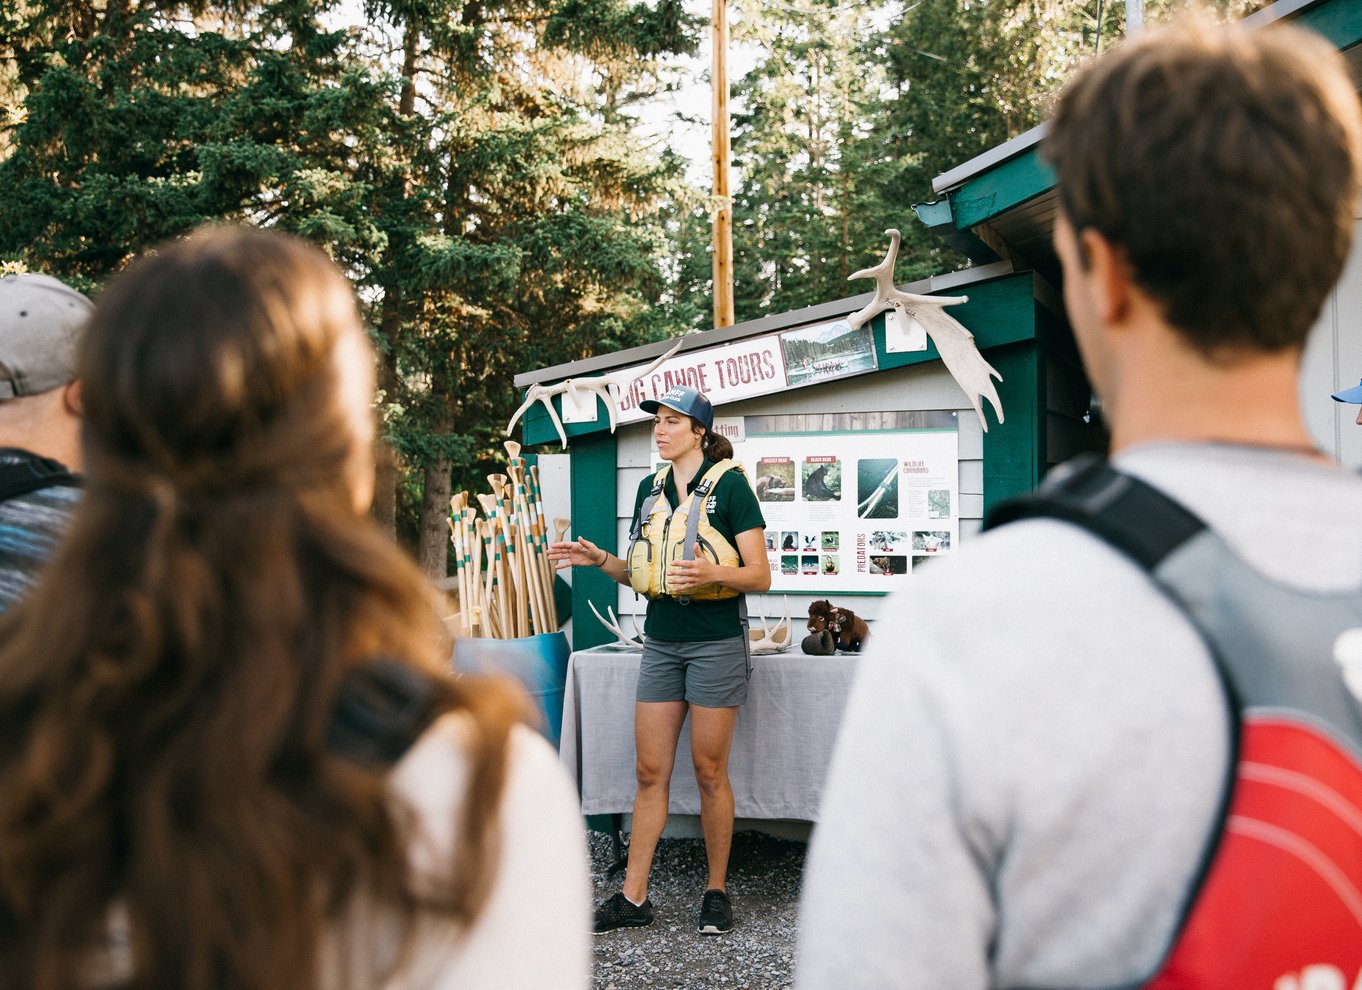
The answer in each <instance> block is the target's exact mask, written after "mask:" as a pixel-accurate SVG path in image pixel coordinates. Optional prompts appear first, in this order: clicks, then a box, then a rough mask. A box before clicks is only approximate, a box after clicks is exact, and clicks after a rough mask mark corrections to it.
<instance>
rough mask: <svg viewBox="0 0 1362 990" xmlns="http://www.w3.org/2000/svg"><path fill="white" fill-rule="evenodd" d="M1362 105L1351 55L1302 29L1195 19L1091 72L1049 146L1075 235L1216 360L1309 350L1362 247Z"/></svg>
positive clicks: (1147, 37) (1061, 113)
mask: <svg viewBox="0 0 1362 990" xmlns="http://www.w3.org/2000/svg"><path fill="white" fill-rule="evenodd" d="M1360 135H1362V114H1360V113H1359V106H1358V99H1357V94H1356V92H1355V91H1354V89H1353V87H1352V84H1351V83H1350V82H1349V79H1348V75H1347V71H1346V69H1345V67H1344V64H1343V60H1342V58H1341V57H1340V56H1339V55H1338V53H1337V52H1335V51H1334V49H1333V48H1332V47H1331V46H1330V45H1328V44H1327V43H1326V42H1325V41H1324V40H1323V39H1321V38H1319V37H1318V36H1316V35H1314V34H1312V33H1310V32H1308V31H1305V30H1302V29H1299V28H1293V27H1288V26H1275V25H1274V26H1272V27H1269V28H1266V29H1264V30H1260V31H1256V32H1250V31H1249V30H1248V29H1246V28H1244V27H1243V26H1242V25H1224V24H1217V23H1215V22H1213V21H1212V20H1210V18H1209V17H1208V16H1206V15H1191V16H1186V17H1184V18H1182V19H1179V20H1178V21H1176V22H1174V23H1172V24H1170V25H1168V26H1166V27H1164V28H1162V29H1159V30H1154V31H1150V32H1147V33H1146V34H1144V35H1142V36H1140V37H1139V38H1136V39H1134V40H1132V41H1130V42H1128V43H1126V44H1125V45H1123V46H1122V47H1121V48H1119V49H1117V50H1115V51H1113V52H1112V53H1111V54H1109V55H1107V56H1105V57H1103V58H1102V59H1100V60H1099V61H1097V62H1095V63H1094V64H1092V65H1091V66H1089V67H1088V68H1086V69H1085V70H1084V71H1082V72H1081V73H1080V74H1079V75H1078V76H1077V77H1076V78H1075V79H1074V80H1073V81H1072V82H1071V83H1070V85H1069V86H1068V87H1067V89H1066V90H1065V92H1064V94H1063V96H1062V97H1061V100H1060V104H1059V110H1058V113H1057V114H1056V116H1055V118H1054V121H1053V124H1052V130H1051V132H1050V135H1049V138H1048V139H1047V141H1046V145H1045V150H1046V154H1047V156H1048V157H1049V159H1050V160H1051V161H1052V162H1053V163H1054V164H1055V167H1056V169H1057V172H1058V179H1059V196H1060V202H1061V205H1062V207H1063V209H1064V212H1065V213H1066V215H1067V217H1068V220H1069V222H1070V223H1071V224H1072V226H1073V228H1074V230H1075V231H1081V230H1083V229H1087V228H1091V229H1095V230H1096V231H1098V232H1099V233H1100V234H1102V236H1104V237H1105V238H1107V239H1108V240H1109V241H1111V242H1112V243H1113V244H1115V245H1117V246H1119V247H1120V248H1122V249H1123V250H1124V251H1125V253H1126V256H1127V257H1128V258H1129V260H1130V263H1131V266H1132V268H1133V269H1134V278H1135V280H1136V282H1137V284H1138V285H1139V286H1140V287H1141V288H1142V289H1143V290H1144V291H1145V292H1147V293H1148V294H1149V295H1150V296H1151V297H1153V298H1154V299H1155V300H1157V301H1158V302H1160V303H1161V304H1162V305H1163V306H1164V316H1165V317H1166V319H1167V320H1168V322H1169V323H1171V324H1172V325H1173V326H1175V327H1176V328H1178V329H1179V330H1180V331H1181V332H1182V333H1183V334H1184V335H1185V336H1186V338H1187V339H1188V340H1189V342H1190V343H1191V344H1192V345H1193V346H1194V347H1195V348H1197V350H1198V351H1200V352H1201V353H1203V354H1204V355H1206V356H1207V357H1210V358H1217V357H1222V358H1223V357H1229V356H1231V355H1232V354H1233V353H1234V352H1236V351H1241V350H1245V349H1247V350H1257V351H1267V352H1277V351H1281V350H1285V349H1288V348H1299V347H1303V346H1304V344H1305V339H1306V336H1307V334H1308V333H1309V330H1310V327H1311V326H1312V325H1313V323H1314V322H1315V320H1316V319H1317V318H1318V316H1319V310H1320V307H1321V306H1322V305H1323V302H1324V299H1325V296H1326V295H1327V294H1328V292H1329V290H1330V289H1331V288H1332V287H1333V285H1334V283H1335V282H1336V281H1337V280H1338V277H1339V274H1340V273H1341V272H1342V269H1343V264H1344V261H1345V260H1346V258H1347V254H1348V249H1349V246H1350V244H1351V241H1352V233H1353V210H1354V206H1355V204H1356V202H1357V195H1358V148H1359V136H1360Z"/></svg>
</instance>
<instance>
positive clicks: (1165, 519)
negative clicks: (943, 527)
mask: <svg viewBox="0 0 1362 990" xmlns="http://www.w3.org/2000/svg"><path fill="white" fill-rule="evenodd" d="M1019 519H1059V520H1061V521H1063V522H1068V523H1072V524H1074V525H1076V526H1079V527H1081V528H1083V529H1085V530H1087V531H1088V532H1090V533H1092V534H1093V535H1095V536H1098V537H1100V538H1101V539H1103V540H1105V541H1106V542H1107V543H1109V544H1110V545H1111V546H1113V547H1115V548H1116V549H1117V550H1120V551H1121V552H1122V553H1124V554H1126V555H1127V556H1129V557H1130V558H1131V559H1132V560H1134V561H1135V562H1136V563H1137V564H1139V565H1140V566H1141V567H1143V568H1144V569H1145V570H1147V571H1152V570H1153V569H1154V568H1155V567H1157V566H1158V564H1159V562H1160V561H1162V560H1163V559H1164V558H1165V557H1167V556H1168V554H1170V553H1172V552H1173V551H1174V550H1175V549H1177V548H1178V547H1179V546H1181V545H1182V544H1183V543H1184V542H1186V541H1187V540H1188V539H1190V538H1191V537H1192V536H1194V535H1195V534H1196V533H1198V532H1200V531H1201V530H1203V529H1205V528H1206V524H1205V523H1204V522H1202V521H1201V519H1200V518H1198V517H1197V516H1196V515H1195V514H1193V513H1192V512H1190V511H1188V510H1187V509H1186V508H1184V507H1183V506H1182V505H1180V504H1179V503H1178V502H1176V501H1174V500H1173V499H1171V498H1169V497H1168V496H1167V495H1165V494H1164V493H1163V492H1161V491H1159V490H1158V489H1157V488H1155V487H1153V486H1152V485H1149V484H1146V483H1145V482H1143V481H1141V480H1140V479H1139V478H1135V477H1132V476H1131V475H1128V474H1123V473H1122V472H1120V471H1118V470H1116V468H1114V467H1112V466H1111V465H1110V464H1108V463H1107V462H1106V461H1104V460H1101V459H1100V458H1096V457H1092V456H1090V455H1084V456H1083V457H1079V458H1075V459H1074V460H1072V461H1069V462H1067V463H1065V464H1063V465H1061V466H1060V467H1057V468H1055V469H1054V470H1053V471H1051V473H1050V477H1049V478H1047V479H1046V480H1045V483H1044V484H1043V485H1041V487H1040V488H1038V489H1037V490H1036V491H1034V492H1032V493H1030V494H1028V495H1023V496H1021V497H1020V498H1016V499H1011V500H1009V501H1007V502H1004V503H1002V504H1001V505H998V506H996V507H994V509H993V510H992V511H990V512H989V513H988V516H987V518H985V520H984V525H983V528H984V529H986V530H988V529H996V528H997V527H998V526H1002V525H1004V524H1006V523H1010V522H1016V521H1017V520H1019Z"/></svg>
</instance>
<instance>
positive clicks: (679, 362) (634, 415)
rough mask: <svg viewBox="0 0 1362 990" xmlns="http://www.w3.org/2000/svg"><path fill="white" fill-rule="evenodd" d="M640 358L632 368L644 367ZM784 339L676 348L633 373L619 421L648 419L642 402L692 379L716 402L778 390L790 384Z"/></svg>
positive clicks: (648, 414) (690, 382) (710, 399)
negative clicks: (782, 351)
mask: <svg viewBox="0 0 1362 990" xmlns="http://www.w3.org/2000/svg"><path fill="white" fill-rule="evenodd" d="M647 367H648V366H647V365H646V364H641V365H638V366H636V367H635V368H634V369H633V370H635V371H640V372H641V371H643V370H644V369H645V368H647ZM787 384H788V383H787V381H786V378H785V363H784V361H783V360H782V359H781V356H780V339H779V338H778V337H775V336H771V337H757V338H755V339H749V340H739V341H735V342H733V343H731V344H726V345H724V346H723V347H714V348H709V349H707V350H703V351H695V352H693V353H689V354H678V355H676V357H674V358H672V359H671V360H670V361H667V362H665V363H663V364H662V366H661V367H659V368H658V369H657V370H656V371H654V372H653V373H652V374H650V375H647V376H645V377H643V378H635V379H634V380H633V381H632V382H630V384H629V387H628V388H627V389H626V390H625V391H624V393H623V394H622V395H621V396H620V402H619V421H620V422H621V423H637V422H638V421H639V420H643V419H649V418H651V416H652V413H648V412H644V411H643V410H642V409H640V408H639V407H638V404H639V403H640V402H642V401H643V400H644V399H656V398H657V397H658V396H660V395H661V394H662V393H663V392H665V391H667V389H669V388H671V387H672V386H673V385H688V386H690V387H691V388H694V389H699V390H700V391H701V392H704V393H705V395H707V396H709V401H710V402H712V403H714V405H716V406H718V405H722V404H723V403H725V402H734V401H736V400H738V399H750V398H752V397H753V396H756V395H767V394H769V393H771V392H779V391H780V390H781V389H783V388H785V387H786V385H787Z"/></svg>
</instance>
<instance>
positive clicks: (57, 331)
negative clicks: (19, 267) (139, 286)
mask: <svg viewBox="0 0 1362 990" xmlns="http://www.w3.org/2000/svg"><path fill="white" fill-rule="evenodd" d="M94 308H95V307H94V304H93V303H91V302H90V300H89V299H87V298H86V297H85V296H83V295H81V294H80V293H79V292H77V291H76V290H75V289H73V288H71V287H70V286H68V285H65V284H63V283H61V282H59V281H57V280H56V279H55V278H53V277H52V276H51V275H37V274H25V275H5V276H3V277H0V401H3V400H5V399H13V398H15V397H17V396H21V395H37V394H38V393H39V392H47V391H49V390H51V389H54V388H57V387H58V386H61V385H65V384H66V383H67V382H69V381H72V380H73V379H74V378H75V377H76V349H77V347H78V346H79V344H80V338H81V336H82V335H83V334H84V332H85V325H86V324H87V323H88V322H89V321H90V314H91V313H92V312H93V311H94Z"/></svg>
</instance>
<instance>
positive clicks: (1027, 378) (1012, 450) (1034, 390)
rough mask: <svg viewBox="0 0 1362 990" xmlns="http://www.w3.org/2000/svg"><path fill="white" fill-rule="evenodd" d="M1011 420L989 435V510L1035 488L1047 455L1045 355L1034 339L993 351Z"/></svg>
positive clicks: (986, 456) (986, 478) (991, 355)
mask: <svg viewBox="0 0 1362 990" xmlns="http://www.w3.org/2000/svg"><path fill="white" fill-rule="evenodd" d="M988 359H989V362H990V363H991V364H992V365H993V366H994V367H995V368H997V369H998V373H999V374H1001V375H1002V376H1003V380H1002V381H1001V382H999V383H998V397H999V398H1000V399H1001V400H1002V403H1003V409H1004V410H1005V413H1006V416H1007V420H1006V422H1003V423H995V424H993V425H991V426H990V427H989V430H988V432H987V433H985V434H984V462H983V466H984V514H985V515H987V514H988V512H989V510H990V509H992V508H993V507H994V506H995V505H997V504H998V503H999V502H1002V501H1004V500H1006V499H1009V498H1012V497H1014V496H1016V495H1021V494H1023V493H1025V492H1029V491H1030V490H1031V489H1033V488H1035V487H1036V485H1037V484H1038V483H1039V482H1040V479H1041V476H1042V474H1043V472H1044V465H1045V457H1046V433H1045V420H1046V403H1045V391H1046V390H1045V360H1044V355H1043V354H1042V353H1041V350H1040V348H1039V347H1038V346H1037V345H1036V344H1035V342H1033V341H1025V342H1021V343H1017V344H1012V345H1009V346H1007V347H1002V348H999V349H997V350H996V351H991V352H990V353H989V355H988Z"/></svg>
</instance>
